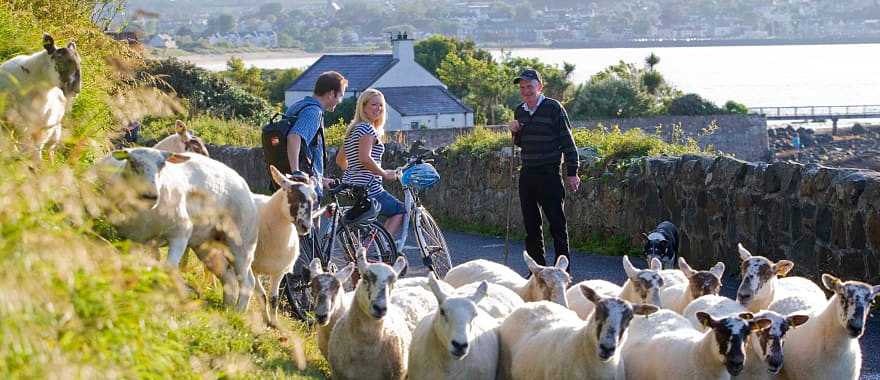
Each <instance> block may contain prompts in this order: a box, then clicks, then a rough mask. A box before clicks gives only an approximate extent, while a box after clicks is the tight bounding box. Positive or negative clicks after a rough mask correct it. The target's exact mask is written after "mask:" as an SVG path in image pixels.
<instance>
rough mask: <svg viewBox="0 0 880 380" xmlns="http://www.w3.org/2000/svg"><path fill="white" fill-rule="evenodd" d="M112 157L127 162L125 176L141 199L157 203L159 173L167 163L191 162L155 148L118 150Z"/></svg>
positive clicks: (186, 158) (182, 156) (186, 157)
mask: <svg viewBox="0 0 880 380" xmlns="http://www.w3.org/2000/svg"><path fill="white" fill-rule="evenodd" d="M111 156H112V157H113V158H114V159H116V160H120V161H124V162H125V168H126V169H125V170H124V171H123V174H124V175H125V176H126V179H128V180H129V184H131V186H133V187H135V193H136V194H137V195H138V197H139V198H140V199H144V200H147V201H152V202H154V205H155V202H157V201H158V199H159V186H158V179H159V173H160V172H161V171H162V169H163V168H164V167H165V165H166V163H171V164H180V163H184V162H186V161H189V159H190V157H188V156H185V155H181V154H177V153H171V152H165V151H161V150H157V149H153V148H130V149H123V150H116V151H113V153H111Z"/></svg>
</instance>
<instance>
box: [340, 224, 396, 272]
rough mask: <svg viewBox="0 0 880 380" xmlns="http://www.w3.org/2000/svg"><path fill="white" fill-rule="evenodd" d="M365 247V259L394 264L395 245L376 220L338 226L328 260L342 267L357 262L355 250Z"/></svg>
mask: <svg viewBox="0 0 880 380" xmlns="http://www.w3.org/2000/svg"><path fill="white" fill-rule="evenodd" d="M362 246H363V247H366V248H367V261H369V262H380V261H381V262H383V263H385V264H388V265H394V261H395V260H397V256H399V255H400V254H399V253H398V252H397V247H396V246H395V245H394V239H392V238H391V234H389V233H388V231H386V230H385V227H383V226H382V224H381V223H379V222H378V221H373V222H371V223H369V224H366V225H359V226H352V225H349V226H339V231H337V232H336V244H335V245H334V248H333V252H331V254H330V260H331V261H332V262H333V263H335V264H336V266H337V267H339V268H342V267H344V266H345V265H347V264H348V263H350V262H355V263H356V262H357V257H356V255H357V250H358V248H360V247H362Z"/></svg>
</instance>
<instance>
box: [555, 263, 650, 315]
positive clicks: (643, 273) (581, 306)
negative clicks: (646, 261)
mask: <svg viewBox="0 0 880 380" xmlns="http://www.w3.org/2000/svg"><path fill="white" fill-rule="evenodd" d="M660 267H661V263H660V260H659V259H657V258H653V259H652V260H651V268H650V269H644V270H639V269H637V268H636V267H635V266H633V265H632V263H631V262H630V261H629V257H628V256H623V270H624V272H626V276H627V277H628V279H627V280H626V282H624V283H623V287H622V288H621V287H619V286H617V285H615V284H612V283H610V282H608V281H605V280H587V281H583V282H581V283H580V284H584V285H587V286H589V287H590V288H591V289H593V290H594V291H596V293H599V294H601V295H603V296H606V297H612V296H613V297H620V298H622V299H623V300H625V301H629V302H639V303H648V304H651V305H657V306H661V303H660V290H661V289H662V288H663V278H662V276H661V275H660V273H659V271H660ZM578 285H579V284H578ZM566 296H567V297H568V307H569V309H572V310H574V311H575V312H576V313H577V314H578V316H579V317H581V319H586V318H587V316H589V315H590V313H592V312H593V303H592V302H589V301H588V300H587V299H586V298H584V296H583V292H581V291H580V289H579V287H578V286H577V285H575V286H572V287H571V288H569V289H568V291H566Z"/></svg>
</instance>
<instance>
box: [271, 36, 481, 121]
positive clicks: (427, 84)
mask: <svg viewBox="0 0 880 380" xmlns="http://www.w3.org/2000/svg"><path fill="white" fill-rule="evenodd" d="M413 43H414V41H413V40H412V39H410V38H408V37H407V35H406V34H397V35H396V36H394V37H392V39H391V45H392V54H353V55H324V56H322V57H321V58H319V59H318V60H317V61H316V62H315V63H314V64H312V66H310V67H309V68H308V69H307V70H306V71H305V72H304V73H302V75H300V76H299V77H298V78H297V79H296V80H295V81H294V82H293V84H291V85H290V87H288V88H287V90H286V91H285V93H284V104H285V106H290V105H291V104H293V103H296V102H297V101H299V100H300V99H302V98H304V97H306V96H308V95H311V94H312V91H313V90H314V87H315V81H316V80H317V79H318V76H319V75H321V73H323V72H325V71H331V70H332V71H337V72H339V73H340V74H342V75H343V76H344V77H345V78H346V79H348V89H347V91H346V93H345V97H352V96H358V95H360V93H361V92H363V91H364V90H366V89H368V88H376V89H378V90H379V91H382V93H383V94H384V95H385V101H386V102H387V103H388V108H387V113H388V118H387V121H386V124H385V130H388V131H396V130H401V129H420V128H431V129H435V128H466V127H473V126H474V110H473V109H472V108H470V107H468V106H467V105H465V104H464V103H463V102H462V101H461V100H460V99H458V98H456V97H455V96H454V95H452V94H451V93H449V91H447V90H446V86H445V85H444V84H443V83H442V82H440V80H439V79H437V78H436V77H435V76H434V75H432V74H431V73H430V72H429V71H428V70H425V68H424V67H422V66H421V65H419V64H418V63H416V61H415V52H414V49H413Z"/></svg>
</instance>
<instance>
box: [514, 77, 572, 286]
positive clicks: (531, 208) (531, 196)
mask: <svg viewBox="0 0 880 380" xmlns="http://www.w3.org/2000/svg"><path fill="white" fill-rule="evenodd" d="M513 83H514V84H517V85H519V94H520V96H521V97H522V100H523V103H522V104H520V105H519V106H517V107H516V109H515V110H514V119H515V120H513V121H512V122H510V124H509V125H508V128H509V129H510V131H511V132H512V133H513V141H514V143H515V144H516V145H517V146H519V147H520V148H522V169H521V170H520V176H519V199H520V205H521V207H522V214H523V224H524V225H525V228H526V250H527V251H528V253H529V256H531V257H532V258H533V259H535V261H536V262H537V263H538V264H541V265H546V261H545V260H544V234H543V231H542V229H541V224H542V220H541V212H543V213H544V215H546V216H547V220H548V221H549V222H550V234H551V235H552V236H553V245H554V248H555V250H556V259H557V260H558V259H559V256H568V227H567V226H566V222H565V211H564V210H563V206H564V199H565V189H564V188H563V184H562V182H563V178H562V176H561V175H560V170H559V169H560V164H561V163H562V161H563V160H562V158H563V156H564V157H565V182H566V183H567V184H568V187H569V189H570V190H571V191H572V192H575V191H577V190H578V187H580V184H581V180H580V178H579V177H578V176H577V170H578V154H577V146H575V144H574V139H573V138H572V136H571V123H569V121H568V114H567V113H566V112H565V108H563V107H562V104H560V103H559V101H557V100H555V99H550V98H546V97H544V95H543V94H541V90H543V88H544V85H543V83H542V81H541V75H540V74H539V73H538V72H537V71H535V70H532V69H525V70H523V71H522V73H520V75H519V76H518V77H517V78H516V79H514V80H513ZM569 260H571V258H570V257H569ZM569 268H571V265H569ZM569 272H571V270H569Z"/></svg>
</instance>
